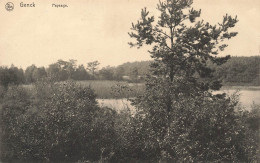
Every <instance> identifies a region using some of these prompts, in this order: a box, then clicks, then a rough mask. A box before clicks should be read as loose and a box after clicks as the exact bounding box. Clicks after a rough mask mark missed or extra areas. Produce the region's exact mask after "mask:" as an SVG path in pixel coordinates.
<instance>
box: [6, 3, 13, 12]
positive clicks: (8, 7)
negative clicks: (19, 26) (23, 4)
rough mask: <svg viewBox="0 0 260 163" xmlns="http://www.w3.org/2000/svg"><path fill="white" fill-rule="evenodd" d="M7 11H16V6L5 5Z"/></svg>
mask: <svg viewBox="0 0 260 163" xmlns="http://www.w3.org/2000/svg"><path fill="white" fill-rule="evenodd" d="M5 9H6V10H7V11H13V9H14V4H13V3H12V2H8V3H7V4H6V5H5Z"/></svg>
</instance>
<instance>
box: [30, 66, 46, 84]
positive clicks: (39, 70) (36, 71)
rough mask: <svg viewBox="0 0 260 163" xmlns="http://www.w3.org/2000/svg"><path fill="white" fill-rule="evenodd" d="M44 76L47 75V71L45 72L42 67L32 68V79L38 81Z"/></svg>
mask: <svg viewBox="0 0 260 163" xmlns="http://www.w3.org/2000/svg"><path fill="white" fill-rule="evenodd" d="M45 77H47V73H46V71H45V68H44V67H39V68H36V69H34V71H33V73H32V79H33V81H39V80H41V79H43V78H45Z"/></svg>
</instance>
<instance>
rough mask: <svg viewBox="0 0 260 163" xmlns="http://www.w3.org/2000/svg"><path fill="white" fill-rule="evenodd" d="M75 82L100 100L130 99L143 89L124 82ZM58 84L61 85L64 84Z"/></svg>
mask: <svg viewBox="0 0 260 163" xmlns="http://www.w3.org/2000/svg"><path fill="white" fill-rule="evenodd" d="M75 82H76V84H79V85H80V86H82V87H90V88H92V89H93V90H94V92H95V94H96V95H97V98H100V99H116V98H132V97H136V96H138V95H141V94H142V93H143V92H144V89H145V85H144V84H143V83H128V82H126V81H111V80H85V81H75ZM59 83H60V84H63V83H64V82H59ZM23 87H24V88H26V89H28V90H30V91H33V90H34V89H33V85H32V84H29V85H23Z"/></svg>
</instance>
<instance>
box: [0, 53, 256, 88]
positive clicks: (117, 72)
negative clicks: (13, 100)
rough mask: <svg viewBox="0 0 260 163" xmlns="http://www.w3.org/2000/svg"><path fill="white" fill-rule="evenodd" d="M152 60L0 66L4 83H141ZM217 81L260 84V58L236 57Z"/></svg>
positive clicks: (219, 70) (219, 71)
mask: <svg viewBox="0 0 260 163" xmlns="http://www.w3.org/2000/svg"><path fill="white" fill-rule="evenodd" d="M150 63H151V61H141V62H127V63H124V64H122V65H119V66H117V67H110V66H107V67H103V68H101V69H98V66H99V62H98V61H94V62H89V63H87V66H84V65H77V64H76V60H69V61H63V60H58V61H57V62H56V63H53V64H50V65H49V66H48V67H47V68H45V67H37V66H35V65H31V66H28V67H27V68H26V69H25V70H23V69H21V68H17V67H16V66H14V65H12V66H11V67H3V66H1V67H0V84H1V85H3V86H8V85H9V84H30V83H34V82H36V81H38V80H41V79H42V78H46V77H49V78H50V79H52V80H54V81H66V80H70V79H72V80H93V79H95V80H97V79H99V80H129V81H132V82H141V81H142V79H143V77H144V76H145V74H147V73H148V72H149V65H150ZM210 67H212V68H213V69H215V72H214V76H215V78H218V79H221V80H222V81H223V84H224V85H254V86H259V85H260V76H259V75H260V57H259V56H254V57H232V58H231V59H230V60H228V61H227V63H225V64H223V65H221V66H218V67H217V66H216V65H213V64H210Z"/></svg>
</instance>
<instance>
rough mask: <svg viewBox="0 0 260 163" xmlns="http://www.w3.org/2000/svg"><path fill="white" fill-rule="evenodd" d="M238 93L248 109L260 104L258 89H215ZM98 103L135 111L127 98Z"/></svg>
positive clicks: (259, 90) (103, 105) (230, 93)
mask: <svg viewBox="0 0 260 163" xmlns="http://www.w3.org/2000/svg"><path fill="white" fill-rule="evenodd" d="M236 92H237V93H238V94H239V95H240V102H241V104H242V105H243V106H244V107H245V108H246V109H250V108H251V107H250V106H251V105H252V104H253V102H254V103H255V104H257V105H260V89H252V90H251V89H250V90H248V89H240V90H238V89H224V90H221V91H216V92H215V93H227V94H228V95H232V94H233V93H236ZM98 103H99V105H100V106H101V107H109V108H112V109H115V110H117V111H120V110H124V109H127V108H129V109H130V110H131V111H132V112H134V111H135V107H134V106H132V105H131V102H130V101H128V100H127V99H98Z"/></svg>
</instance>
